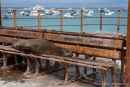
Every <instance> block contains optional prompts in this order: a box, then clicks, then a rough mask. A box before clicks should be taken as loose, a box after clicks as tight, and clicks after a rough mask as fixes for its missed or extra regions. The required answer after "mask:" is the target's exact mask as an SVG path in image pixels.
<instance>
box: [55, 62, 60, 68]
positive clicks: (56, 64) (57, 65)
mask: <svg viewBox="0 0 130 87" xmlns="http://www.w3.org/2000/svg"><path fill="white" fill-rule="evenodd" d="M58 67H59V62H57V61H55V68H56V69H57V68H58Z"/></svg>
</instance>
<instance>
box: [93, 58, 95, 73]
mask: <svg viewBox="0 0 130 87" xmlns="http://www.w3.org/2000/svg"><path fill="white" fill-rule="evenodd" d="M93 60H96V57H95V56H94V57H93ZM93 73H94V74H96V69H95V68H93Z"/></svg>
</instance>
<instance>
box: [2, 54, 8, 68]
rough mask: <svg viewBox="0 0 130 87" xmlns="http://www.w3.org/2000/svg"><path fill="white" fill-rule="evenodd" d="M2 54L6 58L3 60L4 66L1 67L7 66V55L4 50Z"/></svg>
mask: <svg viewBox="0 0 130 87" xmlns="http://www.w3.org/2000/svg"><path fill="white" fill-rule="evenodd" d="M2 54H3V60H4V62H3V67H1V68H7V56H6V54H5V53H3V52H2Z"/></svg>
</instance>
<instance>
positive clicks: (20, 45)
mask: <svg viewBox="0 0 130 87" xmlns="http://www.w3.org/2000/svg"><path fill="white" fill-rule="evenodd" d="M13 48H15V49H17V50H20V51H23V52H27V53H37V54H48V55H56V56H64V57H71V56H72V55H73V54H72V52H71V51H70V50H69V49H66V48H61V47H57V46H55V44H53V43H52V42H50V41H47V40H44V39H28V40H21V41H19V42H17V43H15V44H13Z"/></svg>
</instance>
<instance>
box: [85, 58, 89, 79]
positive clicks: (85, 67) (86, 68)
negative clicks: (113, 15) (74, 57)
mask: <svg viewBox="0 0 130 87" xmlns="http://www.w3.org/2000/svg"><path fill="white" fill-rule="evenodd" d="M88 58H89V56H88V55H85V59H88ZM86 76H87V67H84V77H86Z"/></svg>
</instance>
